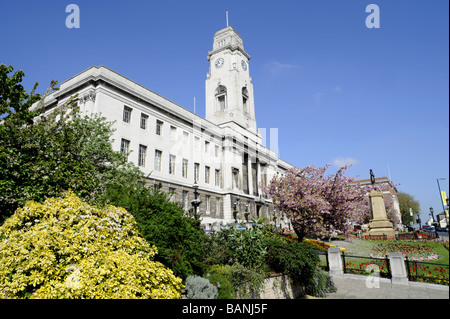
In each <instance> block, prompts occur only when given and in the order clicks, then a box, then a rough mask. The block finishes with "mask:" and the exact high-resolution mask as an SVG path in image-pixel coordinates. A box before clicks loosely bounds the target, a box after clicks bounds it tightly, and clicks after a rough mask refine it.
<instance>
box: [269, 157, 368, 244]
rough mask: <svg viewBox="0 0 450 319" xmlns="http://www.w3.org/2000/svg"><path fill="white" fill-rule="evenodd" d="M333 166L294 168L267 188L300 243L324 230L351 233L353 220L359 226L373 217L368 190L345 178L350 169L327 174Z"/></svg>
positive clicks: (273, 180) (345, 167)
mask: <svg viewBox="0 0 450 319" xmlns="http://www.w3.org/2000/svg"><path fill="white" fill-rule="evenodd" d="M329 166H330V164H328V165H326V166H325V167H322V168H316V167H315V166H313V165H309V166H307V167H305V168H301V169H298V168H292V169H290V170H289V171H288V172H287V173H286V175H285V176H283V177H280V176H274V178H273V179H272V181H271V183H270V185H269V186H267V187H264V188H263V190H264V191H265V192H266V193H267V194H268V196H269V197H271V198H272V200H273V203H274V205H275V206H276V207H277V209H279V210H281V211H283V212H284V213H285V215H286V216H287V217H288V218H289V219H290V221H291V223H292V225H293V228H294V230H295V232H296V234H297V236H298V240H299V241H302V240H303V237H304V236H305V235H306V234H317V233H320V232H324V231H325V232H327V233H330V232H331V231H332V230H340V231H342V232H344V233H348V232H349V231H350V221H353V222H356V223H359V222H361V221H362V220H363V219H364V218H366V217H367V216H368V215H370V205H369V203H368V201H367V200H365V195H366V193H367V189H362V188H361V187H359V186H358V185H351V184H350V183H351V182H352V181H353V180H354V179H353V178H351V177H347V176H344V173H345V171H346V170H347V168H348V167H349V166H344V167H341V168H340V169H339V170H338V171H337V172H336V174H331V175H325V172H326V170H327V169H328V167H329Z"/></svg>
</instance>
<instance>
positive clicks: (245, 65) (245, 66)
mask: <svg viewBox="0 0 450 319" xmlns="http://www.w3.org/2000/svg"><path fill="white" fill-rule="evenodd" d="M241 65H242V68H243V69H244V71H247V63H246V62H245V61H244V60H242V61H241Z"/></svg>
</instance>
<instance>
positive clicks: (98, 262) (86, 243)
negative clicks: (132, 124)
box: [0, 192, 182, 298]
mask: <svg viewBox="0 0 450 319" xmlns="http://www.w3.org/2000/svg"><path fill="white" fill-rule="evenodd" d="M156 253H157V248H156V247H155V246H151V245H149V244H148V243H147V242H146V241H145V240H144V238H142V236H141V235H140V233H139V231H138V229H137V225H136V222H135V220H134V218H133V216H132V215H131V214H129V213H128V212H127V211H126V210H125V209H123V208H117V207H114V206H107V207H105V208H103V209H99V208H96V207H93V206H89V205H88V204H86V203H83V202H82V201H81V200H80V199H79V198H78V197H77V196H76V195H75V194H74V193H72V192H68V193H67V195H66V196H65V198H63V199H59V198H49V199H47V200H46V201H45V202H44V203H43V204H39V203H36V202H33V201H30V202H28V203H27V204H26V205H25V206H24V207H23V208H19V209H18V210H17V211H16V212H15V214H14V215H13V216H11V217H10V218H8V219H7V220H6V221H5V223H4V224H3V225H2V226H1V227H0V287H2V291H1V292H0V296H1V297H3V298H27V297H32V298H180V289H181V287H182V283H181V279H180V278H177V277H175V276H174V275H173V273H172V271H171V270H170V269H167V268H165V267H164V266H163V265H162V264H161V263H159V262H156V261H154V260H153V257H154V256H155V254H156Z"/></svg>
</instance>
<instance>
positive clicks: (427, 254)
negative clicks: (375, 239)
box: [370, 242, 439, 261]
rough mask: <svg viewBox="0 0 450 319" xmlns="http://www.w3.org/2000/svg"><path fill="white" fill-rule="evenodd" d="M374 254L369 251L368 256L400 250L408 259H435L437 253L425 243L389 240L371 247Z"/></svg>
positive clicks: (382, 254) (379, 255) (378, 256)
mask: <svg viewBox="0 0 450 319" xmlns="http://www.w3.org/2000/svg"><path fill="white" fill-rule="evenodd" d="M372 250H373V251H374V252H375V254H373V253H371V254H370V257H375V258H380V257H382V256H385V255H387V254H389V253H390V252H401V253H402V254H403V256H408V258H409V259H410V260H414V261H427V260H437V259H438V258H439V256H438V254H437V253H436V252H435V251H433V249H432V248H431V247H430V246H428V245H426V244H418V243H405V242H398V243H395V242H389V243H380V244H378V245H376V246H374V247H373V248H372Z"/></svg>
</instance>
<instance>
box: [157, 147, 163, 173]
mask: <svg viewBox="0 0 450 319" xmlns="http://www.w3.org/2000/svg"><path fill="white" fill-rule="evenodd" d="M161 157H162V152H161V151H158V150H155V171H161Z"/></svg>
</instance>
